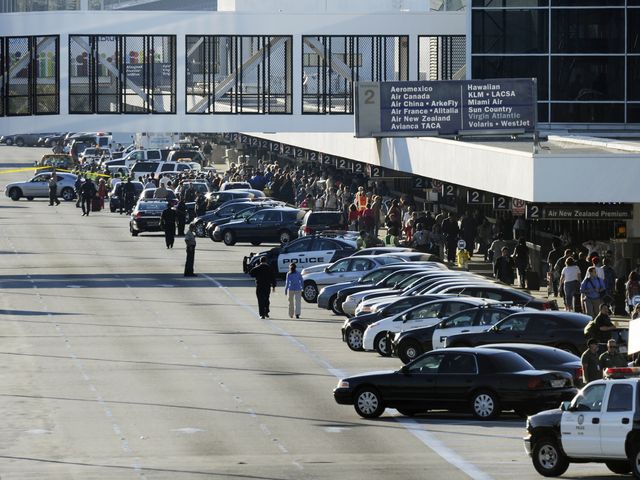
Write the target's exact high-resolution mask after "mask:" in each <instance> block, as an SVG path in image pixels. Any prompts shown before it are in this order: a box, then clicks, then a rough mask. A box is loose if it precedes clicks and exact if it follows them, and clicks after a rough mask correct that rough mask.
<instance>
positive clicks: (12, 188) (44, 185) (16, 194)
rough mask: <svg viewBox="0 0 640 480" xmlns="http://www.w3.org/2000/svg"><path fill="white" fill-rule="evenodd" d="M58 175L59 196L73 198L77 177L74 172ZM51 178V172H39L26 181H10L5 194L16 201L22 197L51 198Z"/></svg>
mask: <svg viewBox="0 0 640 480" xmlns="http://www.w3.org/2000/svg"><path fill="white" fill-rule="evenodd" d="M56 175H57V178H58V196H59V197H62V198H63V199H64V200H65V201H67V202H69V201H71V200H73V199H74V198H75V196H76V194H75V183H76V178H77V177H76V176H75V175H73V174H72V173H57V174H56ZM50 179H51V172H43V173H39V174H38V175H36V176H35V177H33V178H32V179H31V180H28V181H26V182H13V183H9V184H8V185H7V186H6V187H5V189H4V194H5V195H6V196H7V197H9V198H10V199H11V200H13V201H14V202H17V201H18V200H20V199H21V198H22V197H25V198H26V199H27V200H33V199H34V198H49V180H50Z"/></svg>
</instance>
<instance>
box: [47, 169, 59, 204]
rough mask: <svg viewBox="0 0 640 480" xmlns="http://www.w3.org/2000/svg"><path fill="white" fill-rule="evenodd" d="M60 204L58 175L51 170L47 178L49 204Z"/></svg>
mask: <svg viewBox="0 0 640 480" xmlns="http://www.w3.org/2000/svg"><path fill="white" fill-rule="evenodd" d="M54 203H55V204H56V205H60V200H58V176H57V175H56V172H55V171H53V172H51V178H50V179H49V206H50V207H53V204H54Z"/></svg>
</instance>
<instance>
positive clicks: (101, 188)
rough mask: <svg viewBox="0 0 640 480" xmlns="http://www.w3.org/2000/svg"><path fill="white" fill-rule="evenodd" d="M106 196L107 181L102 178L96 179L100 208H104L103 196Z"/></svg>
mask: <svg viewBox="0 0 640 480" xmlns="http://www.w3.org/2000/svg"><path fill="white" fill-rule="evenodd" d="M106 196H107V182H105V180H104V178H101V179H100V180H99V181H98V198H99V199H100V210H102V209H104V198H105V197H106Z"/></svg>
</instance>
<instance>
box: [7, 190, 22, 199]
mask: <svg viewBox="0 0 640 480" xmlns="http://www.w3.org/2000/svg"><path fill="white" fill-rule="evenodd" d="M21 196H22V190H20V189H19V188H12V189H11V190H9V198H10V199H11V200H13V201H14V202H17V201H18V200H20V197H21Z"/></svg>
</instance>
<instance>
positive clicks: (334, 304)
mask: <svg viewBox="0 0 640 480" xmlns="http://www.w3.org/2000/svg"><path fill="white" fill-rule="evenodd" d="M329 305H331V311H332V312H333V313H335V314H336V315H342V314H343V313H344V312H343V311H342V302H338V296H337V295H335V296H333V297H331V299H330V300H329Z"/></svg>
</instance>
